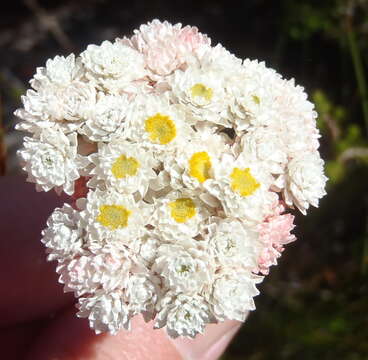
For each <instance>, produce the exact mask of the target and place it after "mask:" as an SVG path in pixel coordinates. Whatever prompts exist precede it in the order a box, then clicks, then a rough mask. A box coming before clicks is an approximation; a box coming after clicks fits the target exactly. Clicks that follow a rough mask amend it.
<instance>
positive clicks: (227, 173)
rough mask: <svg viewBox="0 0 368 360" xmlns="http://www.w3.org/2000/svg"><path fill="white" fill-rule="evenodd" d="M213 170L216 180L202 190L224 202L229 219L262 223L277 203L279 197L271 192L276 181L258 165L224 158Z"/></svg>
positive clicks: (208, 183) (228, 157) (228, 156)
mask: <svg viewBox="0 0 368 360" xmlns="http://www.w3.org/2000/svg"><path fill="white" fill-rule="evenodd" d="M214 170H215V176H214V179H208V180H207V181H205V182H204V184H203V186H204V188H205V189H206V190H207V191H208V192H209V193H210V194H211V195H213V196H214V197H216V198H217V199H218V200H219V201H221V204H222V206H223V209H224V211H225V214H226V215H227V216H230V217H235V218H239V219H241V220H243V221H247V222H248V223H253V224H254V223H259V222H261V221H262V220H263V219H264V217H265V216H266V215H267V213H269V211H270V209H271V207H272V205H273V204H274V203H275V202H276V201H277V199H278V196H277V194H276V193H274V192H271V191H269V188H270V185H271V184H272V181H273V177H272V176H271V175H270V173H269V172H268V171H266V170H265V169H264V167H262V166H261V164H259V163H256V162H249V161H248V160H246V159H245V158H242V157H239V158H238V159H237V160H235V159H234V158H233V157H232V156H230V155H225V156H223V158H222V159H221V162H220V164H219V166H217V167H216V168H215V169H214Z"/></svg>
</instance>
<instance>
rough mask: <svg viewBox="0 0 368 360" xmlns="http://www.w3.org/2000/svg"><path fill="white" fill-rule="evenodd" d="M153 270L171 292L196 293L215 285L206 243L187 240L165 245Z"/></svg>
mask: <svg viewBox="0 0 368 360" xmlns="http://www.w3.org/2000/svg"><path fill="white" fill-rule="evenodd" d="M152 270H153V271H154V272H156V273H157V274H158V275H159V276H160V277H162V278H163V279H164V283H165V285H166V287H167V288H168V289H172V290H175V291H176V292H178V293H179V292H183V293H185V294H193V293H196V292H200V291H201V290H202V289H203V288H205V287H207V286H208V285H209V284H211V282H212V277H213V271H214V268H213V265H212V263H211V259H210V258H209V256H208V253H207V249H206V248H203V244H201V242H200V241H197V240H191V239H186V240H182V241H180V242H177V243H176V244H162V245H161V246H160V247H159V248H158V249H157V257H156V259H155V262H154V264H153V266H152Z"/></svg>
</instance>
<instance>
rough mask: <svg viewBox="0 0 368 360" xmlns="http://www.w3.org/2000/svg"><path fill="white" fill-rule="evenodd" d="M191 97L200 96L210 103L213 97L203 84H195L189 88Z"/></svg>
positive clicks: (210, 90)
mask: <svg viewBox="0 0 368 360" xmlns="http://www.w3.org/2000/svg"><path fill="white" fill-rule="evenodd" d="M190 92H191V94H192V97H196V96H200V97H202V98H203V99H205V100H207V101H211V99H212V97H213V90H212V89H211V88H209V87H207V86H206V85H203V84H200V83H198V84H195V85H193V86H192V87H191V88H190Z"/></svg>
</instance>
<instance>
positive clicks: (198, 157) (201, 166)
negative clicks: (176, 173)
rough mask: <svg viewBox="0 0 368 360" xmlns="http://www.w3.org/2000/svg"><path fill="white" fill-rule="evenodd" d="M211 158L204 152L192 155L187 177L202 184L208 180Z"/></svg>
mask: <svg viewBox="0 0 368 360" xmlns="http://www.w3.org/2000/svg"><path fill="white" fill-rule="evenodd" d="M211 166H212V164H211V158H210V156H209V155H208V154H207V153H206V152H205V151H201V152H197V153H194V154H193V156H192V157H191V158H190V160H189V175H190V176H193V177H194V178H196V179H197V180H198V181H199V182H200V183H203V182H204V181H206V180H207V179H209V178H210V169H211Z"/></svg>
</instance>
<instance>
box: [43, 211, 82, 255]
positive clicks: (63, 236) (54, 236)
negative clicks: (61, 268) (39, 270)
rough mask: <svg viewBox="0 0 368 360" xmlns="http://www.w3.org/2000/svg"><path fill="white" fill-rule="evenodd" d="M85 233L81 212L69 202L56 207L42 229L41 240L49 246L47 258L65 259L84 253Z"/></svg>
mask: <svg viewBox="0 0 368 360" xmlns="http://www.w3.org/2000/svg"><path fill="white" fill-rule="evenodd" d="M83 235H84V234H83V228H82V227H81V226H80V218H79V212H78V211H76V210H74V209H73V208H72V207H71V206H70V205H68V204H64V206H63V207H62V208H56V209H55V210H54V211H53V212H52V214H51V215H50V217H49V218H48V220H47V227H46V228H45V229H44V230H42V239H41V241H42V243H43V244H44V245H45V246H46V248H47V249H46V251H47V253H48V254H49V255H48V257H47V259H48V260H49V261H52V260H59V261H63V260H65V259H69V258H72V257H74V256H77V255H78V256H79V255H81V254H83V252H84V250H83V247H82V245H83Z"/></svg>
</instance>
